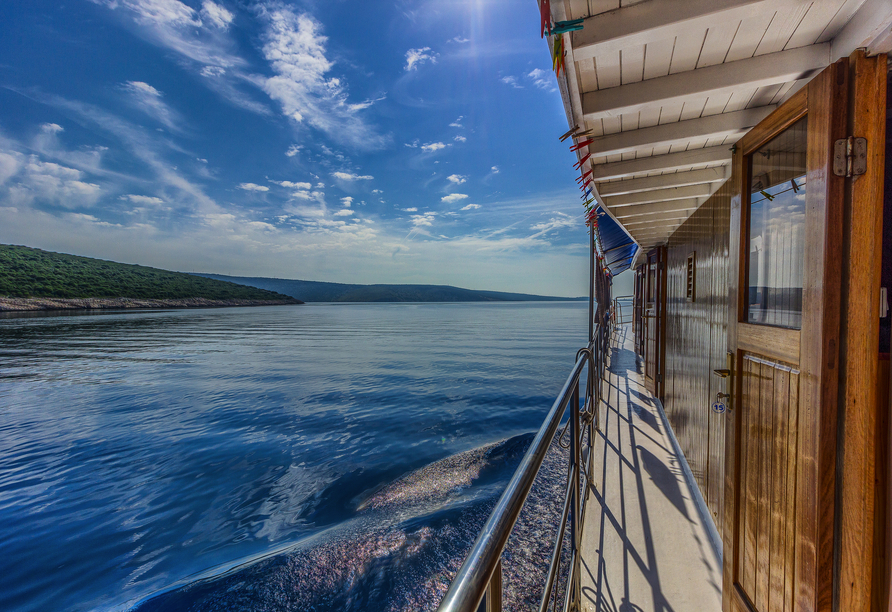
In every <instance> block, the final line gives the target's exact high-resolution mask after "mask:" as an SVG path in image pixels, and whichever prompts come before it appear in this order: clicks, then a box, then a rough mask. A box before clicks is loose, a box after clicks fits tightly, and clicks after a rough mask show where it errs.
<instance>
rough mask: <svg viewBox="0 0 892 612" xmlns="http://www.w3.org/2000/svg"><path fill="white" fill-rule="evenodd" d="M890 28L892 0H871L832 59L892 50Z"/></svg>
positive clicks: (838, 40)
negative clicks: (858, 53)
mask: <svg viewBox="0 0 892 612" xmlns="http://www.w3.org/2000/svg"><path fill="white" fill-rule="evenodd" d="M889 28H892V4H890V3H889V0H867V1H866V2H865V3H864V4H862V5H861V7H860V8H859V9H858V12H856V13H855V14H854V15H853V16H852V18H851V19H850V20H849V22H848V23H847V24H846V25H845V27H844V28H843V29H842V30H841V31H840V32H839V34H837V35H836V37H835V38H834V39H833V40H832V41H831V43H830V44H831V51H830V60H831V61H836V60H837V59H839V58H842V57H848V56H849V55H851V54H852V51H854V50H855V49H859V48H862V47H863V48H865V49H867V51H868V53H869V54H870V55H876V54H878V53H888V52H889V51H892V34H890V32H889ZM574 51H575V50H574ZM576 59H577V60H578V59H579V57H578V56H577V57H576Z"/></svg>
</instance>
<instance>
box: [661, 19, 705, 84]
mask: <svg viewBox="0 0 892 612" xmlns="http://www.w3.org/2000/svg"><path fill="white" fill-rule="evenodd" d="M705 38H706V29H705V28H704V29H702V30H697V31H694V32H688V33H685V34H684V35H683V36H679V37H677V38H676V39H675V50H674V51H673V52H672V63H671V64H670V65H669V74H677V73H679V72H688V71H689V70H693V69H694V68H696V67H697V61H698V60H699V59H700V50H701V49H702V48H703V40H704V39H705Z"/></svg>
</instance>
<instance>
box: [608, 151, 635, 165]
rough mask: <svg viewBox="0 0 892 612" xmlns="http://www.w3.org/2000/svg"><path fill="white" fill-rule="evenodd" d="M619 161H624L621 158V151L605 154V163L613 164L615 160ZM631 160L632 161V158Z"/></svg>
mask: <svg viewBox="0 0 892 612" xmlns="http://www.w3.org/2000/svg"><path fill="white" fill-rule="evenodd" d="M621 161H624V160H623V155H622V153H614V154H613V155H608V156H607V163H608V164H615V163H617V162H621ZM633 161H634V160H633Z"/></svg>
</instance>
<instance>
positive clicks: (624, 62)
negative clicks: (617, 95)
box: [620, 45, 644, 85]
mask: <svg viewBox="0 0 892 612" xmlns="http://www.w3.org/2000/svg"><path fill="white" fill-rule="evenodd" d="M620 73H621V77H622V84H623V85H628V84H629V83H638V82H639V81H641V80H642V79H643V78H644V45H636V46H634V47H630V48H628V49H623V50H622V51H620Z"/></svg>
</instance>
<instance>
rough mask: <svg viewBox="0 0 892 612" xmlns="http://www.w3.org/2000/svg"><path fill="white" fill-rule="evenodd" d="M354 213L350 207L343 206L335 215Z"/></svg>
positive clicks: (347, 215)
mask: <svg viewBox="0 0 892 612" xmlns="http://www.w3.org/2000/svg"><path fill="white" fill-rule="evenodd" d="M352 214H353V211H352V210H350V209H349V208H342V209H341V210H339V211H338V212H336V213H335V214H334V216H335V217H349V216H350V215H352Z"/></svg>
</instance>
